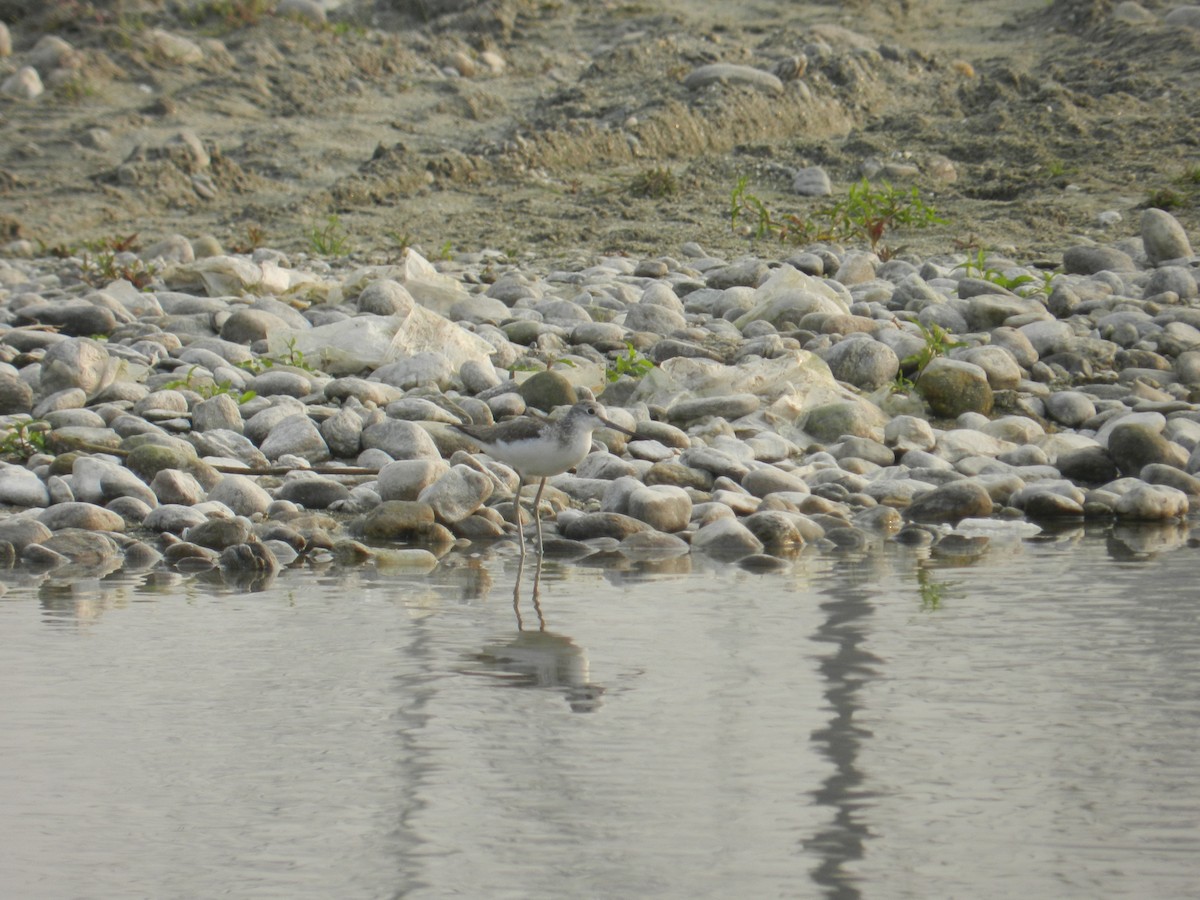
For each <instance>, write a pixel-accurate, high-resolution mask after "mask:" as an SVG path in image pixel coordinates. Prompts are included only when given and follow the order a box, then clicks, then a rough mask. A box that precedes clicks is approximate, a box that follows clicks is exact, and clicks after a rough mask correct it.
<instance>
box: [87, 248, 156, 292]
mask: <svg viewBox="0 0 1200 900" xmlns="http://www.w3.org/2000/svg"><path fill="white" fill-rule="evenodd" d="M137 237H138V236H137V235H136V234H129V235H126V236H125V237H104V238H99V239H97V240H94V241H84V242H83V245H82V246H83V249H82V250H81V251H80V254H79V264H80V277H81V278H82V279H83V280H84V281H85V282H87V283H88V284H90V285H92V286H93V287H103V286H104V285H106V284H109V283H111V282H113V281H118V280H120V279H122V278H123V279H125V280H126V281H128V282H129V283H130V284H132V285H133V286H134V287H135V288H137V289H138V290H139V291H141V290H145V289H146V288H148V287H149V286H150V284H151V282H153V281H154V277H155V276H156V275H157V274H158V269H157V268H156V267H155V266H153V265H150V264H147V263H146V262H144V261H143V260H140V259H137V258H136V257H134V258H133V259H130V258H128V257H126V256H124V254H126V253H130V252H131V251H132V250H133V249H134V248H135V247H136V246H137Z"/></svg>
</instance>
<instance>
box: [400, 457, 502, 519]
mask: <svg viewBox="0 0 1200 900" xmlns="http://www.w3.org/2000/svg"><path fill="white" fill-rule="evenodd" d="M492 490H493V484H492V480H491V479H490V478H488V477H487V476H486V475H484V474H483V473H482V472H479V471H477V470H475V469H473V468H471V467H470V466H465V465H457V466H454V467H452V468H451V469H450V470H449V471H448V472H445V473H444V474H443V475H442V476H441V477H439V478H438V479H437V481H435V482H433V484H430V485H429V486H428V487H426V488H424V489H423V490H422V491H421V493H420V495H419V496H418V497H417V501H418V502H419V503H424V504H427V505H428V506H429V507H430V508H431V509H432V510H433V514H434V516H435V518H437V519H438V520H439V521H441V522H445V523H454V522H459V521H461V520H463V519H465V518H466V517H467V516H469V515H471V514H472V513H474V512H475V511H476V510H478V509H479V508H480V507H481V506H483V504H484V503H486V502H487V499H488V498H489V497H491V495H492Z"/></svg>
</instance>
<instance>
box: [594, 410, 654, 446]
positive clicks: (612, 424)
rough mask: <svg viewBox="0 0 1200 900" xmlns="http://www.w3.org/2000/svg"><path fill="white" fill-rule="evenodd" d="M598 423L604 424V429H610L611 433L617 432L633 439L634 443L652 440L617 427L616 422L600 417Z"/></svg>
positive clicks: (619, 426)
mask: <svg viewBox="0 0 1200 900" xmlns="http://www.w3.org/2000/svg"><path fill="white" fill-rule="evenodd" d="M600 421H601V422H603V423H604V427H605V428H611V429H612V430H613V431H619V432H621V434H626V435H629V437H631V438H633V439H634V440H635V441H649V440H652V438H648V437H646V435H644V434H638V433H637V432H636V431H630V430H629V429H628V428H625V427H624V426H622V425H618V424H617V423H616V422H611V421H609V420H608V419H606V418H604V417H603V416H601V417H600Z"/></svg>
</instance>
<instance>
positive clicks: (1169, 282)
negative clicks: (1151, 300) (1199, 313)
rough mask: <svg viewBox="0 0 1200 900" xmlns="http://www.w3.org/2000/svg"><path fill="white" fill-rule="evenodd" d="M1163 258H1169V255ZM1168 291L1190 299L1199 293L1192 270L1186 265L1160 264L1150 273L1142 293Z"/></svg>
mask: <svg viewBox="0 0 1200 900" xmlns="http://www.w3.org/2000/svg"><path fill="white" fill-rule="evenodd" d="M1165 258H1166V259H1171V257H1165ZM1168 291H1169V292H1170V293H1173V294H1175V295H1177V296H1178V297H1179V299H1181V300H1191V299H1192V298H1193V297H1195V296H1196V294H1197V293H1200V286H1198V285H1197V283H1196V276H1195V275H1194V274H1193V272H1192V270H1191V269H1189V268H1187V267H1186V266H1162V267H1161V268H1158V269H1155V270H1154V272H1152V273H1151V274H1150V278H1149V280H1148V281H1147V282H1146V286H1145V288H1144V295H1145V296H1146V297H1153V296H1155V295H1157V294H1164V293H1167V292H1168Z"/></svg>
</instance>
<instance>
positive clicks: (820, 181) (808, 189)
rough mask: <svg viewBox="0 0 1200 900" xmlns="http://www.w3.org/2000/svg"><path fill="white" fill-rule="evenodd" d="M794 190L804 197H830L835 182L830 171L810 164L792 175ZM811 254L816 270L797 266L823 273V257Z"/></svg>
mask: <svg viewBox="0 0 1200 900" xmlns="http://www.w3.org/2000/svg"><path fill="white" fill-rule="evenodd" d="M792 191H793V192H794V193H797V194H799V195H800V196H802V197H828V196H830V195H831V194H832V193H833V183H832V182H831V181H830V180H829V173H827V172H826V171H825V170H824V169H823V168H821V167H820V166H809V167H807V168H803V169H797V170H796V173H795V174H794V175H793V176H792ZM809 255H810V256H812V258H813V259H814V260H816V265H815V266H814V270H810V269H807V268H804V267H802V266H796V268H797V269H800V271H802V272H808V273H809V274H810V275H820V274H822V272H823V267H822V266H821V264H820V262H821V258H820V257H819V256H817V255H816V254H809ZM789 262H790V260H789ZM792 265H795V263H794V262H792Z"/></svg>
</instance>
